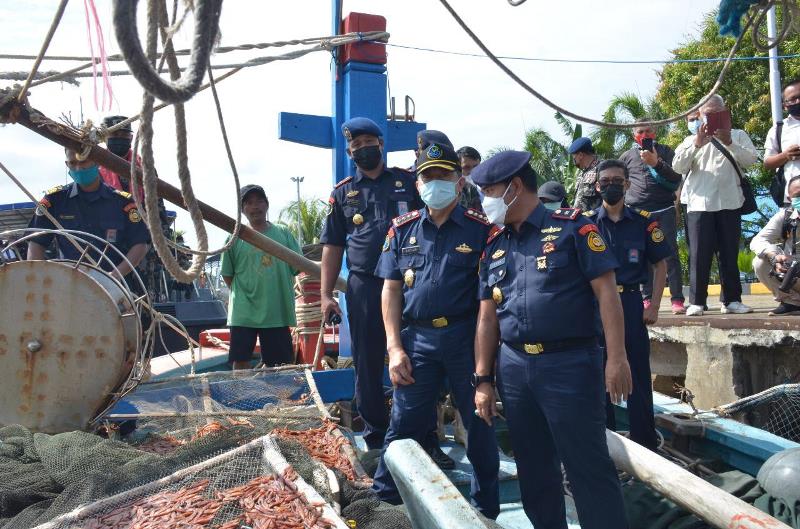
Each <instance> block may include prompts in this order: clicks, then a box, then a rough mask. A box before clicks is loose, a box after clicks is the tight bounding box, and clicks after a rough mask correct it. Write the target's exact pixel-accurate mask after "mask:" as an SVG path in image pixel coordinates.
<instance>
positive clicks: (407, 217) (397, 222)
mask: <svg viewBox="0 0 800 529" xmlns="http://www.w3.org/2000/svg"><path fill="white" fill-rule="evenodd" d="M419 217H420V212H419V210H418V209H415V210H413V211H409V212H408V213H404V214H402V215H400V216H399V217H395V218H394V219H393V220H392V224H394V227H395V228H399V227H400V226H402V225H403V224H408V223H409V222H411V221H412V220H414V219H418V218H419Z"/></svg>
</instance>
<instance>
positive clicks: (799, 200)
mask: <svg viewBox="0 0 800 529" xmlns="http://www.w3.org/2000/svg"><path fill="white" fill-rule="evenodd" d="M792 207H793V208H794V209H795V210H797V211H800V197H794V198H793V199H792Z"/></svg>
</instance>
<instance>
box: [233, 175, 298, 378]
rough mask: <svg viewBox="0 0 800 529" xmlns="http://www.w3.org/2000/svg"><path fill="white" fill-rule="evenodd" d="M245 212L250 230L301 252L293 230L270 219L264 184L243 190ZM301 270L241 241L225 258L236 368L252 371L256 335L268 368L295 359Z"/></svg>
mask: <svg viewBox="0 0 800 529" xmlns="http://www.w3.org/2000/svg"><path fill="white" fill-rule="evenodd" d="M241 197H242V213H244V215H245V217H247V222H248V224H250V227H251V228H253V229H254V230H256V231H257V232H259V233H261V234H263V235H266V236H267V237H269V238H270V239H272V240H274V241H275V242H277V243H279V244H282V245H283V246H286V247H287V248H289V249H291V250H293V251H295V252H297V253H300V245H299V244H298V243H297V239H295V238H294V235H292V234H291V232H290V231H289V230H288V229H286V228H284V227H282V226H276V225H274V224H272V223H271V222H269V221H268V220H267V211H268V210H269V200H267V194H266V193H265V192H264V189H263V188H262V187H261V186H257V185H247V186H244V187H242V192H241ZM296 275H297V270H295V269H294V268H292V267H290V266H289V265H288V264H286V263H284V262H283V261H281V260H279V259H276V258H275V257H273V256H271V255H269V254H267V253H264V252H263V251H261V250H259V249H258V248H256V247H255V246H253V245H251V244H249V243H246V242H244V241H243V240H241V239H238V240H237V241H236V242H235V243H234V245H233V246H232V247H231V248H230V249H229V250H228V251H227V252H225V253H224V254H222V279H224V280H225V283H226V284H227V285H228V288H230V290H231V294H230V299H229V301H228V327H230V329H231V346H230V351H229V353H228V360H229V361H230V362H231V363H232V364H233V369H249V368H250V367H251V359H252V357H253V350H254V349H255V345H256V337H258V338H259V342H260V344H261V359H262V360H263V362H264V365H266V366H276V365H281V364H289V363H292V362H293V361H294V352H293V351H292V336H291V333H290V331H289V327H293V326H295V325H296V324H297V321H296V320H295V314H294V276H296Z"/></svg>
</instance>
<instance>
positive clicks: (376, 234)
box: [320, 118, 422, 449]
mask: <svg viewBox="0 0 800 529" xmlns="http://www.w3.org/2000/svg"><path fill="white" fill-rule="evenodd" d="M342 134H344V137H345V139H346V140H347V155H348V156H350V157H351V158H352V159H353V161H354V162H355V164H356V168H357V170H356V174H355V175H354V176H349V177H347V178H345V179H344V180H342V181H341V182H339V183H338V184H336V187H335V188H334V190H333V192H332V193H331V197H330V199H329V206H328V216H327V218H326V219H325V226H324V227H323V229H322V236H321V237H320V241H321V242H322V244H323V245H324V246H323V248H322V277H321V293H320V294H321V301H322V304H321V305H322V306H321V308H322V313H323V315H324V317H325V320H326V321H327V320H328V319H329V318H330V317H331V315H332V313H336V314H339V315H341V313H342V312H341V309H340V308H339V305H338V303H337V302H336V301H335V300H334V299H333V287H334V284H335V283H336V278H337V277H338V275H339V270H341V267H342V256H343V254H344V250H345V248H347V268H348V270H349V271H350V273H349V275H348V277H347V292H346V293H345V299H346V301H347V317H348V323H349V324H350V337H351V340H352V347H353V363H354V366H355V371H356V404H357V406H358V411H359V413H360V414H361V418H362V419H363V421H364V441H365V442H366V443H367V446H368V447H369V448H370V449H373V448H381V447H382V446H383V438H384V436H385V435H386V429H387V428H388V426H389V414H388V412H387V410H386V405H385V404H384V395H383V368H384V365H385V363H384V358H385V356H386V332H385V331H384V329H383V320H382V318H381V290H382V288H383V279H382V278H380V277H377V276H376V275H375V266H376V265H377V264H378V257H379V256H380V253H381V247H382V246H383V242H384V240H385V238H386V233H387V231H388V230H389V226H390V225H391V222H392V219H393V218H395V217H397V216H400V215H403V214H405V213H408V212H409V211H413V210H415V209H419V208H420V207H422V201H421V200H420V198H419V193H418V192H417V189H416V187H415V181H414V180H415V179H414V175H413V173H409V172H408V171H404V170H402V169H396V168H392V169H387V168H386V166H385V164H384V160H383V137H382V136H383V135H382V133H381V129H380V128H379V127H378V125H377V124H375V122H373V121H371V120H369V119H367V118H353V119H350V120H348V121H346V122H345V123H343V124H342Z"/></svg>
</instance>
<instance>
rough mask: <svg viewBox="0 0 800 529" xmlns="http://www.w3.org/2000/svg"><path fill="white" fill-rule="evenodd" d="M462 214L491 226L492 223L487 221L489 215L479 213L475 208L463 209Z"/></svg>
mask: <svg viewBox="0 0 800 529" xmlns="http://www.w3.org/2000/svg"><path fill="white" fill-rule="evenodd" d="M464 216H465V217H467V218H468V219H472V220H475V221H478V222H480V223H481V224H484V225H486V226H491V225H492V223H491V222H489V217H487V216H486V215H484V214H483V213H481V212H480V211H478V210H477V209H472V208H468V209H466V210H464Z"/></svg>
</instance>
